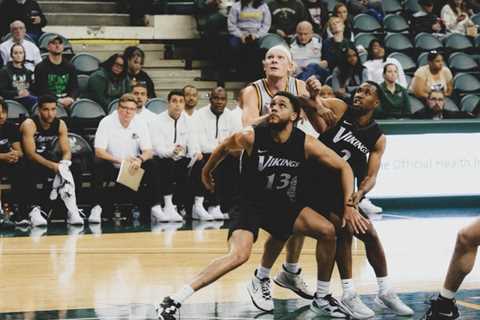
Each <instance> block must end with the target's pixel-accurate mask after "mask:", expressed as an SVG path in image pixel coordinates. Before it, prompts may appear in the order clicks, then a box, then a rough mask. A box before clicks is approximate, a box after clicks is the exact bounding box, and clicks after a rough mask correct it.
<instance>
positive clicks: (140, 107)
mask: <svg viewBox="0 0 480 320" xmlns="http://www.w3.org/2000/svg"><path fill="white" fill-rule="evenodd" d="M132 95H133V96H134V97H135V102H136V103H137V114H136V115H135V118H136V119H139V120H141V121H143V122H144V123H145V124H146V125H148V124H149V123H150V122H151V121H153V120H154V119H155V118H156V117H157V115H156V114H155V113H153V112H152V111H150V110H148V109H147V108H145V104H146V103H147V100H148V90H147V87H146V86H145V85H144V84H142V83H137V84H135V85H134V86H133V87H132Z"/></svg>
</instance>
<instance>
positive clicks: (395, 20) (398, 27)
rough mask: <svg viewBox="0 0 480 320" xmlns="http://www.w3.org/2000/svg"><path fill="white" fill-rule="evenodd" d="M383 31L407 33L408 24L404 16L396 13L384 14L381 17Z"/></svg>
mask: <svg viewBox="0 0 480 320" xmlns="http://www.w3.org/2000/svg"><path fill="white" fill-rule="evenodd" d="M383 27H384V29H385V32H405V33H408V30H409V29H410V26H409V25H408V23H407V21H406V20H405V18H404V17H402V16H400V15H396V14H389V15H386V16H385V18H384V19H383Z"/></svg>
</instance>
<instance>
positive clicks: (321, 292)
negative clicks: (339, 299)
mask: <svg viewBox="0 0 480 320" xmlns="http://www.w3.org/2000/svg"><path fill="white" fill-rule="evenodd" d="M329 293H330V281H320V280H318V281H317V293H316V296H317V298H323V297H325V296H326V295H328V294H329ZM317 302H318V301H317Z"/></svg>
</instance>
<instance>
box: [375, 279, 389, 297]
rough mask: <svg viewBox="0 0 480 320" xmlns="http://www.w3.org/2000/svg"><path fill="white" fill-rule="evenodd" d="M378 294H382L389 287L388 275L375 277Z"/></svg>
mask: <svg viewBox="0 0 480 320" xmlns="http://www.w3.org/2000/svg"><path fill="white" fill-rule="evenodd" d="M377 284H378V294H379V295H384V294H385V293H387V291H388V290H389V289H390V283H389V282H388V277H377Z"/></svg>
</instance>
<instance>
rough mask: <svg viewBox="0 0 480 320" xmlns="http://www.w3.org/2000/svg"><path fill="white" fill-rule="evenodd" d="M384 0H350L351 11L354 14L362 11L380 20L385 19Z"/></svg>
mask: <svg viewBox="0 0 480 320" xmlns="http://www.w3.org/2000/svg"><path fill="white" fill-rule="evenodd" d="M382 2H383V1H382V0H348V1H347V3H348V4H349V9H350V10H349V11H350V13H351V14H352V16H356V15H357V14H360V13H366V14H369V15H371V16H373V17H374V18H375V19H377V21H378V22H380V23H382V21H383V6H382Z"/></svg>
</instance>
